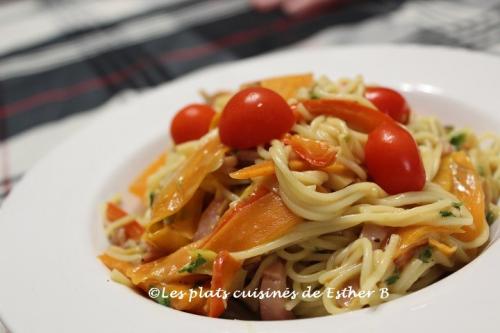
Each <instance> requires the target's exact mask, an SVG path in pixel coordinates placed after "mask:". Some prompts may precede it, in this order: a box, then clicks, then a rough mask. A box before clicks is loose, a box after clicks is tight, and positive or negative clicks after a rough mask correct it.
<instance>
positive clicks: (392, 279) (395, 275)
mask: <svg viewBox="0 0 500 333" xmlns="http://www.w3.org/2000/svg"><path fill="white" fill-rule="evenodd" d="M399 277H400V273H399V270H398V269H397V268H396V269H395V270H394V272H393V273H392V275H391V276H389V277H388V278H387V279H385V283H387V285H389V286H390V285H391V284H394V283H396V281H397V280H399Z"/></svg>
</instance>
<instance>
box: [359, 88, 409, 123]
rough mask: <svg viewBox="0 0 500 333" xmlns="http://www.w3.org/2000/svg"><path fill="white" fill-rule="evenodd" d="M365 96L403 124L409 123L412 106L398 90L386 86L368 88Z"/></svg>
mask: <svg viewBox="0 0 500 333" xmlns="http://www.w3.org/2000/svg"><path fill="white" fill-rule="evenodd" d="M365 97H366V99H368V100H369V101H370V102H372V103H373V104H374V105H375V106H376V107H377V108H378V109H379V110H380V111H382V112H384V113H386V114H388V115H389V116H391V117H392V119H394V120H396V121H398V122H400V123H401V124H408V121H409V120H410V107H409V106H408V103H406V100H405V98H404V97H403V96H401V94H400V93H398V92H397V91H396V90H393V89H389V88H384V87H368V88H366V92H365Z"/></svg>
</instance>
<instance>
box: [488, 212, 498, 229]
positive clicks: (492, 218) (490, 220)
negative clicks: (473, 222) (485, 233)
mask: <svg viewBox="0 0 500 333" xmlns="http://www.w3.org/2000/svg"><path fill="white" fill-rule="evenodd" d="M496 219H497V218H496V216H495V214H494V213H493V212H492V211H491V210H489V211H488V213H486V222H488V225H492V224H493V222H495V220H496Z"/></svg>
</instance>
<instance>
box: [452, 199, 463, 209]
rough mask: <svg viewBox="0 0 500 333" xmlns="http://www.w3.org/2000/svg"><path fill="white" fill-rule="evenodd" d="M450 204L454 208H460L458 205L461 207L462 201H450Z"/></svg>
mask: <svg viewBox="0 0 500 333" xmlns="http://www.w3.org/2000/svg"><path fill="white" fill-rule="evenodd" d="M451 205H452V206H453V207H455V208H456V209H460V207H462V202H460V201H456V202H452V203H451Z"/></svg>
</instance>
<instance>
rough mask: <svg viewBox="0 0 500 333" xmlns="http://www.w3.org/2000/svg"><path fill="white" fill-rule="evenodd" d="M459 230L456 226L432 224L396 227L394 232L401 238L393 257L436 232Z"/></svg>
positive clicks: (425, 240) (444, 232)
mask: <svg viewBox="0 0 500 333" xmlns="http://www.w3.org/2000/svg"><path fill="white" fill-rule="evenodd" d="M456 232H461V231H460V229H457V228H446V227H434V226H428V225H424V226H409V227H402V228H398V230H397V231H396V234H398V235H399V237H400V238H401V239H400V241H399V247H398V249H397V250H396V254H395V258H398V257H400V256H402V255H404V254H405V253H407V252H408V251H410V250H412V249H414V248H416V247H417V246H420V245H424V244H426V243H427V242H428V241H429V239H430V238H431V237H432V236H433V235H436V234H452V233H456Z"/></svg>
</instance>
